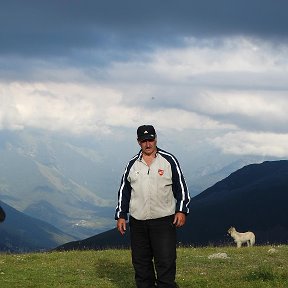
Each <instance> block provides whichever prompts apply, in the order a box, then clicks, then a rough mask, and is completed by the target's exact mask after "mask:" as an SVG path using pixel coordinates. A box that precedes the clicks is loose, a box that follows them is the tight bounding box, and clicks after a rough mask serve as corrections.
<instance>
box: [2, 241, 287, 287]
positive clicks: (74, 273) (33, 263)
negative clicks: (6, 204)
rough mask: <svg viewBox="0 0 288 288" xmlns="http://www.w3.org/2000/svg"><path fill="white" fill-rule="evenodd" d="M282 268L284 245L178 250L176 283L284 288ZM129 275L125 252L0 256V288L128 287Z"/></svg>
mask: <svg viewBox="0 0 288 288" xmlns="http://www.w3.org/2000/svg"><path fill="white" fill-rule="evenodd" d="M221 253H222V254H221ZM224 253H226V254H224ZM226 255H227V257H225V256H226ZM287 267H288V246H287V245H282V246H277V247H272V246H255V247H252V248H247V247H244V248H241V249H236V248H235V247H203V248H185V247H181V248H178V268H177V282H178V284H179V286H180V287H181V288H184V287H187V288H188V287H189V288H190V287H191V288H192V287H193V288H196V287H212V288H217V287H219V288H220V287H221V288H225V287H229V288H231V287H239V288H240V287H241V288H243V287H245V288H249V287H261V288H265V287H271V288H272V287H273V288H277V287H279V288H280V287H283V288H284V287H288V269H287ZM133 277H134V274H133V268H132V266H131V260H130V251H129V250H112V249H111V250H101V251H92V250H90V251H69V252H51V253H35V254H0V283H1V288H5V287H9V288H10V287H77V288H79V287H97V288H101V287H103V288H109V287H111V288H112V287H115V288H116V287H117V288H132V287H135V285H134V279H133Z"/></svg>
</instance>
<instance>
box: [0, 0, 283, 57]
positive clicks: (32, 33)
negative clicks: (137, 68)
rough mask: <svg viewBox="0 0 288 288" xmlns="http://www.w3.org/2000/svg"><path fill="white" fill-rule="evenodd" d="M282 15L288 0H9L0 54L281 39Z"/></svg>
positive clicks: (1, 19) (1, 22)
mask: <svg viewBox="0 0 288 288" xmlns="http://www.w3.org/2000/svg"><path fill="white" fill-rule="evenodd" d="M287 11H288V1H275V0H255V1H251V0H242V1H240V0H239V1H233V0H219V1H211V0H201V1H193V0H185V1H183V0H182V1H175V0H173V1H172V0H162V1H160V0H153V1H152V0H146V1H135V0H121V1H120V0H114V1H112V0H105V1H95V0H74V1H73V0H69V1H68V0H50V1H39V0H34V1H31V0H25V1H23V0H18V1H17V0H10V1H5V2H4V3H3V2H2V3H1V10H0V43H1V45H0V53H1V54H3V53H4V54H12V55H13V54H18V55H19V54H20V55H27V54H28V55H29V54H30V55H31V56H37V55H51V56H55V55H65V54H67V53H71V52H73V50H74V49H96V50H97V49H100V50H102V49H110V50H113V49H115V50H117V49H123V50H124V51H125V50H130V51H131V50H134V49H144V50H145V49H148V48H149V47H154V46H155V45H166V46H167V45H180V44H181V43H179V41H181V39H182V37H183V36H188V37H190V36H191V37H204V36H205V37H207V36H209V37H217V36H226V35H228V36H229V35H239V34H245V35H251V36H258V37H275V38H277V37H278V38H281V39H283V38H286V37H287V36H288V29H287V27H288V17H287V15H286V14H287V13H286V12H287ZM178 40H179V41H178ZM124 57H125V56H124Z"/></svg>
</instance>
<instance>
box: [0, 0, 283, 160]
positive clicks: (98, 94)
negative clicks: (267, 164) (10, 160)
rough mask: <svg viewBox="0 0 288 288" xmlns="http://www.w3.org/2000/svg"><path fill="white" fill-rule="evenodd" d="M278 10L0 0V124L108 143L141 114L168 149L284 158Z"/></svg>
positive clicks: (265, 2)
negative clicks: (167, 143)
mask: <svg viewBox="0 0 288 288" xmlns="http://www.w3.org/2000/svg"><path fill="white" fill-rule="evenodd" d="M287 11H288V1H284V0H282V1H281V0H279V1H278V0H277V1H275V0H253V1H251V0H249V1H248V0H241V1H240V0H235V1H234V0H218V1H212V0H209V1H208V0H201V1H195V0H179V1H175V0H145V1H136V0H121V1H120V0H105V1H98V0H49V1H48V0H47V1H39V0H34V1H31V0H25V1H23V0H18V1H16V0H9V1H8V0H7V1H5V0H3V1H1V9H0V103H1V106H0V129H1V130H13V131H19V130H23V129H24V130H25V129H31V128H32V129H41V130H43V131H49V132H51V131H52V132H53V133H54V132H55V133H62V132H63V131H65V132H66V133H69V134H71V135H74V136H75V137H83V135H85V136H87V135H91V137H93V135H97V137H99V136H100V137H104V138H105V137H109V135H110V137H111V135H116V136H117V137H114V140H115V142H116V143H117V140H118V139H120V138H121V137H122V138H121V139H123V138H125V137H126V136H127V137H128V138H129V139H130V138H131V137H135V130H136V128H137V126H138V125H140V124H144V123H145V124H153V125H155V127H156V128H157V130H158V132H159V133H158V134H159V135H161V137H163V139H166V140H167V141H170V143H171V147H172V146H173V143H174V144H175V145H176V142H177V148H175V149H174V150H178V149H179V146H178V145H183V146H187V145H199V146H201V147H202V149H205V148H204V147H206V145H207V147H208V145H209V147H210V148H211V147H214V148H215V149H218V150H219V151H221V152H222V153H226V154H234V155H264V156H272V157H274V156H275V157H282V158H285V157H288V145H287V143H288V125H287V124H288V81H287V80H288V17H287ZM174 139H175V142H173V141H174ZM176 139H177V141H176ZM159 140H160V139H159ZM187 143H189V144H187ZM169 147H170V146H169Z"/></svg>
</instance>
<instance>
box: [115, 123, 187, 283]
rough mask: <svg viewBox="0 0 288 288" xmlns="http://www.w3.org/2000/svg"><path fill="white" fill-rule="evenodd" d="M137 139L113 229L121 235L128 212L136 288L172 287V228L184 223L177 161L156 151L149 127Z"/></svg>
mask: <svg viewBox="0 0 288 288" xmlns="http://www.w3.org/2000/svg"><path fill="white" fill-rule="evenodd" d="M137 140H138V143H139V145H140V147H141V150H140V152H139V153H138V154H137V155H136V156H134V157H133V158H132V159H131V160H130V161H129V163H128V165H127V167H126V169H125V172H124V174H123V177H122V180H121V185H120V189H119V192H118V205H117V207H116V213H115V219H116V220H117V229H118V231H119V232H120V233H121V234H122V235H123V234H124V233H125V231H126V220H127V214H128V213H130V216H129V226H130V235H131V250H132V263H133V266H134V270H135V281H136V285H137V287H138V288H153V287H159V288H164V287H166V288H169V287H171V288H172V287H173V288H174V287H177V284H176V283H175V274H176V227H181V226H183V225H184V224H185V220H186V215H187V214H188V213H189V207H188V206H189V202H190V196H189V192H188V189H187V185H186V183H185V179H184V176H183V174H182V171H181V169H180V166H179V163H178V161H177V159H176V158H175V157H174V156H173V155H172V154H170V153H168V152H166V151H164V150H162V149H159V148H158V147H157V136H156V132H155V129H154V127H153V126H152V125H142V126H140V127H138V129H137ZM154 267H155V269H154ZM155 270H156V273H155Z"/></svg>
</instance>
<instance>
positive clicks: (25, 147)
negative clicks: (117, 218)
mask: <svg viewBox="0 0 288 288" xmlns="http://www.w3.org/2000/svg"><path fill="white" fill-rule="evenodd" d="M124 140H125V141H124ZM124 140H123V144H117V147H115V145H116V144H115V143H114V141H107V140H103V139H100V138H97V137H96V138H95V137H93V138H91V137H90V138H89V137H87V136H86V137H84V136H83V137H75V138H73V137H72V136H67V135H57V134H55V133H48V132H47V131H46V132H45V133H44V132H41V131H37V130H30V131H28V130H27V129H26V130H22V131H5V130H0V159H1V161H0V200H2V201H3V202H5V203H6V204H7V205H10V206H11V207H13V208H15V209H16V210H18V211H20V212H23V213H25V214H26V215H29V216H31V217H33V218H36V219H39V220H42V221H44V222H47V223H49V224H51V225H53V226H54V227H56V228H57V229H59V230H61V231H63V232H64V233H66V234H68V235H73V237H76V238H77V239H84V238H87V237H90V236H93V235H95V234H99V233H102V232H104V231H107V230H109V229H111V228H112V227H114V225H115V223H114V219H113V216H114V209H115V206H116V197H117V191H118V188H119V183H120V179H121V176H122V172H123V169H124V167H125V165H126V163H127V161H128V160H129V159H130V158H129V157H132V156H133V155H134V154H136V153H137V152H138V147H137V145H135V143H134V142H135V141H131V143H130V142H129V143H127V141H126V139H124ZM119 145H120V146H121V149H119V147H118V146H119ZM189 149H191V147H190V148H189ZM119 150H120V152H121V153H120V152H119ZM197 153H198V154H197ZM197 153H194V152H193V151H189V153H186V154H185V157H183V159H182V160H183V161H181V163H183V165H182V166H183V168H184V169H183V170H184V175H185V177H186V179H187V183H188V185H189V190H190V193H191V195H192V196H195V195H197V194H199V193H200V192H202V191H203V190H205V189H206V188H208V187H210V186H211V185H213V184H215V183H216V182H217V181H219V180H221V179H223V178H225V177H227V176H228V175H229V174H230V173H231V172H233V171H235V170H237V169H239V168H241V167H243V166H244V165H246V164H249V163H256V162H260V161H261V160H263V159H262V158H263V157H247V156H246V157H244V156H242V157H238V158H235V157H232V156H231V155H230V156H229V155H226V156H225V155H215V153H213V152H212V151H210V152H209V151H205V157H206V161H204V160H203V159H204V155H202V156H201V155H200V154H201V153H200V152H199V151H197ZM209 153H210V154H211V155H210V154H209ZM210 156H211V157H210ZM191 157H192V158H191ZM208 160H209V165H208V164H207V161H208Z"/></svg>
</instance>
